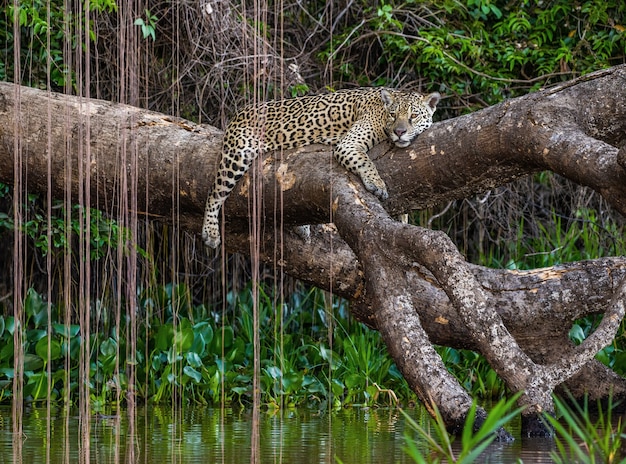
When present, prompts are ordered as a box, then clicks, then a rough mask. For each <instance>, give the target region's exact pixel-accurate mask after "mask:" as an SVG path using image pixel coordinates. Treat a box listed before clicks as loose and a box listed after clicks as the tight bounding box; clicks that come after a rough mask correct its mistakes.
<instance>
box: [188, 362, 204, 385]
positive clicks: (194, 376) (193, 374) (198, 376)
mask: <svg viewBox="0 0 626 464" xmlns="http://www.w3.org/2000/svg"><path fill="white" fill-rule="evenodd" d="M183 373H184V374H185V375H186V376H188V377H191V378H192V379H193V380H195V381H196V383H200V381H201V380H202V374H200V372H198V371H197V370H195V369H194V368H193V367H191V366H185V367H184V368H183Z"/></svg>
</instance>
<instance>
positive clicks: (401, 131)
mask: <svg viewBox="0 0 626 464" xmlns="http://www.w3.org/2000/svg"><path fill="white" fill-rule="evenodd" d="M394 132H395V133H396V135H397V136H398V137H402V135H404V134H406V129H404V128H403V127H396V128H395V129H394Z"/></svg>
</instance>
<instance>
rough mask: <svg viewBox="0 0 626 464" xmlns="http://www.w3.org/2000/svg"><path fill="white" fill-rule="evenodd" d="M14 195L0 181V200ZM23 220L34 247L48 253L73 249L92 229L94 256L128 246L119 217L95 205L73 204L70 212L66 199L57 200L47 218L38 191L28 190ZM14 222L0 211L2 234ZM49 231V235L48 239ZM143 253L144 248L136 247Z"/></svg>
mask: <svg viewBox="0 0 626 464" xmlns="http://www.w3.org/2000/svg"><path fill="white" fill-rule="evenodd" d="M10 195H11V189H10V188H9V186H7V185H5V184H2V183H0V200H2V199H4V200H8V199H9V197H10ZM24 211H26V214H25V215H24V218H25V219H24V222H23V224H22V225H21V226H20V227H21V231H22V232H23V233H24V234H25V236H26V237H28V238H29V239H30V240H31V241H32V244H33V245H34V247H35V248H36V249H37V250H38V251H39V252H40V253H41V254H42V256H46V255H47V254H49V253H52V254H55V255H56V254H61V253H72V242H73V241H74V242H75V241H76V239H78V238H82V237H84V236H85V234H86V231H87V230H89V253H90V258H91V260H98V259H101V258H103V257H105V256H107V255H108V254H110V252H111V250H112V249H116V248H117V247H118V246H120V245H121V246H123V247H124V249H125V251H127V252H128V251H129V250H128V246H129V245H128V244H129V243H130V231H129V230H128V229H127V228H123V227H120V226H119V224H118V223H117V221H115V220H113V219H110V218H108V217H106V216H105V215H104V213H103V212H102V211H100V210H98V209H95V208H89V210H87V209H85V208H84V207H82V206H80V205H73V206H72V213H71V214H70V215H68V214H67V210H66V208H65V205H64V203H63V202H60V201H55V202H54V204H53V206H52V211H53V215H52V216H51V217H50V218H49V219H48V217H47V212H46V211H43V210H42V208H41V206H40V199H39V197H38V196H37V195H34V194H29V195H28V196H27V203H26V204H25V205H24ZM14 228H15V222H14V219H13V215H12V214H10V213H5V212H0V235H1V234H2V233H3V232H10V231H13V229H14ZM48 234H49V235H50V237H49V239H48ZM136 250H137V252H138V253H139V254H140V255H141V256H146V253H145V251H144V250H143V249H142V248H140V247H137V248H136Z"/></svg>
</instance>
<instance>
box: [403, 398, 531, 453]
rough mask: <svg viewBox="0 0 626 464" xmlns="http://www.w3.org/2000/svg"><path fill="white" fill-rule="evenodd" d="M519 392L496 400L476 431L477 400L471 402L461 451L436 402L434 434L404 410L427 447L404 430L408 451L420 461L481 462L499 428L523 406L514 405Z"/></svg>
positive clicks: (406, 417)
mask: <svg viewBox="0 0 626 464" xmlns="http://www.w3.org/2000/svg"><path fill="white" fill-rule="evenodd" d="M519 396H520V394H517V395H514V396H513V397H512V398H510V399H508V400H504V399H503V400H500V401H499V402H498V403H496V404H495V405H494V406H493V408H491V410H490V411H489V414H488V415H487V418H486V419H485V421H484V422H483V423H482V424H481V425H480V427H479V428H478V430H477V431H474V428H475V427H474V423H475V420H476V404H475V403H474V404H472V407H471V408H470V410H469V412H468V414H467V418H466V419H465V425H464V426H463V432H462V434H461V448H460V450H458V451H455V450H454V448H453V446H452V443H453V442H454V440H455V439H456V437H454V436H452V435H450V433H449V432H448V430H447V429H446V424H445V422H444V420H443V418H442V417H441V413H440V412H439V410H438V409H437V407H436V406H434V412H435V417H434V418H433V419H432V421H431V423H432V429H433V431H434V434H433V433H431V432H430V431H429V430H427V429H425V428H424V427H421V426H420V425H419V424H418V423H417V422H416V421H415V420H414V419H413V418H411V417H410V416H409V415H408V414H406V413H405V412H404V411H403V414H404V418H405V420H406V421H407V424H408V426H409V428H411V429H413V430H414V431H416V432H417V436H418V437H419V438H420V439H421V440H422V441H423V443H424V444H425V449H420V448H419V447H418V446H417V444H416V442H415V440H414V439H413V438H411V436H409V434H407V433H405V436H404V442H405V451H406V453H407V454H408V455H409V456H410V457H411V458H412V459H413V461H415V462H416V463H418V464H426V463H428V464H431V463H433V464H434V463H439V462H447V463H472V462H482V460H481V454H482V453H483V452H484V451H485V450H486V448H487V447H488V446H489V445H490V444H491V443H493V441H494V440H495V439H496V437H497V432H498V430H499V429H501V428H502V427H504V426H505V425H506V424H507V423H509V422H510V421H511V420H512V419H513V418H514V417H516V416H517V415H519V413H520V412H521V411H522V409H521V408H517V409H513V408H514V404H515V402H516V401H517V399H518V398H519Z"/></svg>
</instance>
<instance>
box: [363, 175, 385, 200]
mask: <svg viewBox="0 0 626 464" xmlns="http://www.w3.org/2000/svg"><path fill="white" fill-rule="evenodd" d="M363 184H364V185H365V188H366V189H367V190H368V191H370V192H372V193H373V194H374V195H376V196H377V197H378V198H379V199H380V200H383V201H384V200H386V199H387V198H389V193H387V186H386V185H385V183H384V182H383V180H382V179H377V180H374V181H369V180H367V181H365V180H364V181H363Z"/></svg>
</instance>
